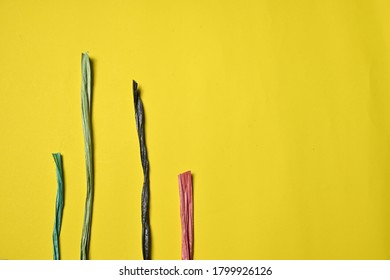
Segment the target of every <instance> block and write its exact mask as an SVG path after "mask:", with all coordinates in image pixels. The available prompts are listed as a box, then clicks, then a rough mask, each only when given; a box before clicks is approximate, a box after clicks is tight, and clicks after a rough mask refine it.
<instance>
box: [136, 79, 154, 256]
mask: <svg viewBox="0 0 390 280" xmlns="http://www.w3.org/2000/svg"><path fill="white" fill-rule="evenodd" d="M133 95H134V110H135V120H136V125H137V132H138V139H139V146H140V152H141V163H142V169H143V172H144V184H143V188H142V198H141V220H142V254H143V257H144V260H150V259H151V248H150V245H151V235H150V222H149V192H150V190H149V160H148V153H147V150H146V143H145V116H144V108H143V105H142V100H141V97H140V94H139V90H138V84H137V82H136V81H133Z"/></svg>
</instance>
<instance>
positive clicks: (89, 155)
mask: <svg viewBox="0 0 390 280" xmlns="http://www.w3.org/2000/svg"><path fill="white" fill-rule="evenodd" d="M81 75H82V83H81V111H82V118H83V130H84V146H85V163H86V173H87V197H86V201H85V212H84V226H83V233H82V237H81V256H80V258H81V259H82V260H87V259H88V254H89V243H90V238H91V223H92V206H93V152H92V124H91V101H92V100H91V98H92V91H91V65H90V61H89V56H88V52H87V53H83V54H82V57H81Z"/></svg>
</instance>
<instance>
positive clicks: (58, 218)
mask: <svg viewBox="0 0 390 280" xmlns="http://www.w3.org/2000/svg"><path fill="white" fill-rule="evenodd" d="M53 158H54V162H55V164H56V173H57V196H56V213H55V219H54V229H53V250H54V254H53V259H54V260H59V259H60V233H61V223H62V211H63V209H64V173H63V171H62V157H61V154H60V153H55V154H53Z"/></svg>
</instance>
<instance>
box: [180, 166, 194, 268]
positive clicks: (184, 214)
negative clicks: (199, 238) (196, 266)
mask: <svg viewBox="0 0 390 280" xmlns="http://www.w3.org/2000/svg"><path fill="white" fill-rule="evenodd" d="M179 193H180V218H181V259H182V260H192V259H193V256H194V206H193V200H192V175H191V171H187V172H184V173H182V174H179Z"/></svg>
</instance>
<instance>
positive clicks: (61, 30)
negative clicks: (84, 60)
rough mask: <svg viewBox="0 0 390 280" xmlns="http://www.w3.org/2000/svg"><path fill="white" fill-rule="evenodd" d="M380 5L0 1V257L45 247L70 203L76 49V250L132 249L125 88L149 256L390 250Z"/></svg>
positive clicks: (134, 209) (134, 210)
mask: <svg viewBox="0 0 390 280" xmlns="http://www.w3.org/2000/svg"><path fill="white" fill-rule="evenodd" d="M389 14H390V2H389V1H385V0H383V1H381V0H366V1H363V0H362V1H358V0H354V1H353V0H342V1H339V0H337V1H336V0H322V1H320V0H317V1H313V0H301V1H288V0H269V1H265V0H256V1H255V0H253V1H222V0H221V1H206V0H197V1H177V0H176V1H173V0H166V1H114V0H113V1H75V0H69V1H49V0H42V1H24V0H23V1H22V0H2V1H0V38H1V43H0V133H1V134H0V259H51V257H52V247H51V246H52V242H51V231H52V227H53V221H54V205H55V193H56V175H55V168H54V167H53V160H52V157H51V154H52V153H53V152H61V153H62V154H63V163H64V175H65V208H64V216H63V223H62V231H61V237H60V242H61V257H62V259H78V258H79V255H80V239H81V231H82V223H83V210H84V203H85V192H86V188H85V184H86V174H85V161H84V142H83V132H82V123H81V103H80V102H81V101H80V85H81V70H80V69H81V66H80V60H81V53H82V52H85V51H89V54H90V57H91V60H92V67H93V73H94V78H93V82H94V87H93V106H92V108H93V109H92V120H93V133H94V145H95V146H94V148H95V198H94V209H93V224H92V233H91V245H90V246H91V247H90V257H91V259H141V258H142V252H141V216H140V215H141V209H140V204H141V188H142V180H143V178H142V169H141V162H140V155H139V146H138V139H137V134H136V126H135V116H134V109H133V107H134V106H133V103H132V102H133V100H132V87H131V86H132V79H135V80H137V82H138V83H139V85H140V87H141V97H142V99H143V102H144V106H145V114H146V142H147V146H148V152H149V161H150V188H151V201H150V205H151V209H150V211H151V230H152V257H153V258H154V259H180V254H181V253H180V252H181V229H180V212H179V191H178V183H177V175H178V174H179V173H181V172H183V171H186V170H191V171H192V173H193V174H194V177H193V179H194V217H195V247H194V258H195V259H389V258H390V204H389V199H390V192H389V188H390V149H389V146H390V141H389V136H390V79H389V78H390V69H389V62H390V58H389V48H390V45H389V44H390V17H389V16H388V15H389Z"/></svg>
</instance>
